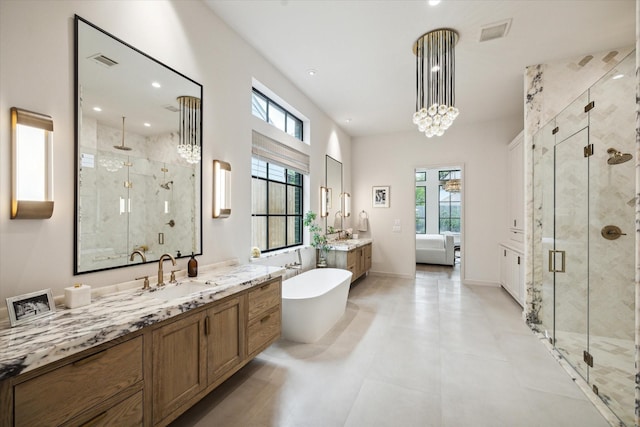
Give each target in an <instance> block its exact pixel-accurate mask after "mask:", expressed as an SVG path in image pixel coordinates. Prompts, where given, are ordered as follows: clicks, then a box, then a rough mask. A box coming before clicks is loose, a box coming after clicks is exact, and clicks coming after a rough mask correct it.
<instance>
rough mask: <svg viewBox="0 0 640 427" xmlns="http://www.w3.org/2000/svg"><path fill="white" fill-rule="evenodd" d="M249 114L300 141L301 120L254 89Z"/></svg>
mask: <svg viewBox="0 0 640 427" xmlns="http://www.w3.org/2000/svg"><path fill="white" fill-rule="evenodd" d="M251 112H252V113H253V115H254V116H256V117H258V118H260V119H262V120H264V121H265V122H267V123H269V124H271V125H273V126H275V127H277V128H278V129H280V130H281V131H284V132H286V133H288V134H289V135H291V136H293V137H294V138H297V139H299V140H300V141H302V120H300V119H299V118H297V117H296V116H294V115H293V114H291V113H290V112H289V111H287V110H285V109H284V108H282V107H281V106H280V105H278V104H277V103H275V102H274V101H273V100H272V99H271V98H269V97H267V96H266V95H264V94H263V93H262V92H260V91H259V90H257V89H255V88H254V89H253V91H252V93H251Z"/></svg>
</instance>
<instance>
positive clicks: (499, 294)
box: [172, 266, 609, 427]
mask: <svg viewBox="0 0 640 427" xmlns="http://www.w3.org/2000/svg"><path fill="white" fill-rule="evenodd" d="M214 425H215V426H243V427H249V426H256V427H258V426H259V427H263V426H291V427H293V426H295V427H307V426H308V427H315V426H317V427H331V426H357V427H360V426H367V427H369V426H394V427H395V426H403V427H406V426H451V427H461V426H474V427H478V426H492V427H496V426H509V427H512V426H517V427H521V426H522V427H526V426H544V427H552V426H581V427H590V426H608V425H609V423H608V422H607V421H606V420H605V419H604V418H603V417H602V416H601V415H600V413H599V412H598V411H597V410H596V408H595V407H594V406H593V405H592V404H591V402H589V401H588V400H587V398H586V397H585V396H584V394H583V393H582V392H581V391H580V389H579V388H578V387H577V386H576V384H574V383H573V381H572V380H571V378H570V377H569V376H568V375H567V374H566V372H565V371H564V370H563V369H562V367H561V366H560V365H559V364H558V363H557V362H556V361H555V360H554V359H553V357H552V356H551V355H550V354H549V353H548V351H547V350H546V349H545V347H544V346H543V345H542V344H541V343H539V342H538V340H537V338H536V337H535V336H534V335H533V334H532V333H531V332H530V330H529V328H527V326H526V325H525V324H524V323H523V321H522V320H521V309H520V307H519V306H518V305H517V304H516V303H515V302H514V301H513V300H512V299H511V298H510V297H509V296H508V295H507V293H506V292H505V291H503V290H502V289H500V288H488V287H469V286H464V285H461V284H460V281H459V275H458V271H457V268H454V269H452V268H447V267H431V266H419V271H418V273H417V275H416V279H415V280H406V279H397V278H389V277H379V276H373V275H370V276H369V277H366V278H364V279H361V280H360V281H358V282H357V283H356V284H355V285H354V286H353V288H352V289H351V292H350V296H349V302H348V305H347V312H346V313H345V315H344V316H343V318H342V319H341V320H340V321H339V323H338V324H337V325H336V327H335V328H333V329H332V330H331V331H330V332H329V333H328V334H327V335H326V336H324V337H323V338H322V339H321V340H320V341H319V342H317V343H315V344H296V343H293V342H288V341H285V340H280V341H278V342H277V343H275V344H274V345H272V346H271V347H270V348H269V349H267V350H266V351H265V352H263V353H262V354H261V355H260V356H259V357H258V358H257V359H255V360H254V361H253V362H251V363H249V364H248V365H247V366H245V367H244V368H243V369H242V370H241V371H239V372H238V373H236V374H235V375H234V376H233V377H232V378H230V379H229V380H228V381H227V382H225V383H224V384H223V385H221V386H220V387H219V388H218V389H216V390H214V391H213V392H212V393H211V394H209V395H208V396H207V397H205V398H204V399H203V400H202V401H201V402H200V403H198V404H197V405H196V406H194V407H193V408H191V409H190V410H189V411H187V412H186V413H185V414H184V415H183V416H182V417H180V418H178V419H177V420H176V421H175V422H174V423H173V424H172V426H214Z"/></svg>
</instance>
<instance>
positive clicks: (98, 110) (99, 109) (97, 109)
mask: <svg viewBox="0 0 640 427" xmlns="http://www.w3.org/2000/svg"><path fill="white" fill-rule="evenodd" d="M93 111H97V112H100V111H102V108H100V107H93Z"/></svg>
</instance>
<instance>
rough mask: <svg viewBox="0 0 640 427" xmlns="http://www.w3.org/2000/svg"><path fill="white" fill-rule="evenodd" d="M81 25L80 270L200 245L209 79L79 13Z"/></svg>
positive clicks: (78, 72)
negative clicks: (165, 61)
mask: <svg viewBox="0 0 640 427" xmlns="http://www.w3.org/2000/svg"><path fill="white" fill-rule="evenodd" d="M75 30H76V46H75V48H76V81H77V84H76V188H75V190H76V191H75V193H76V194H75V196H76V212H75V214H76V218H75V227H74V231H75V251H74V261H75V262H74V274H82V273H87V272H91V271H99V270H106V269H111V268H118V267H124V266H127V265H130V264H135V263H139V260H135V261H130V254H131V253H132V252H134V251H136V250H139V251H141V252H142V253H144V254H145V257H146V260H147V261H148V262H154V261H157V260H158V258H159V257H160V255H161V254H163V253H170V254H172V255H174V256H177V257H180V256H186V255H189V254H191V252H194V253H195V254H201V252H202V249H201V248H202V233H201V230H202V209H201V205H202V190H201V188H202V182H201V179H202V178H201V177H202V162H201V161H200V158H199V155H200V147H201V146H202V139H201V134H202V133H201V132H202V120H201V115H200V109H201V106H202V104H201V100H202V85H200V84H198V83H197V82H195V81H193V80H191V79H189V78H188V77H186V76H184V75H182V74H180V73H179V72H177V71H175V70H174V69H172V68H169V67H168V66H166V65H164V64H162V63H160V62H158V61H156V60H154V59H153V58H151V57H149V56H148V55H146V54H144V53H143V52H141V51H139V50H137V49H135V48H134V47H132V46H130V45H129V44H127V43H125V42H123V41H122V40H120V39H118V38H116V37H115V36H113V35H111V34H109V33H107V32H106V31H104V30H102V29H100V28H98V27H96V26H95V25H93V24H91V23H90V22H88V21H86V20H84V19H82V18H80V17H79V16H76V19H75ZM180 100H183V101H180ZM184 100H188V101H189V102H188V103H187V102H185V101H184ZM185 117H186V118H187V119H188V120H186V119H184V118H185ZM187 136H189V137H188V138H187ZM179 146H181V148H182V149H183V151H184V149H185V148H186V150H187V151H189V153H187V154H186V155H185V153H183V152H179V151H178V147H179Z"/></svg>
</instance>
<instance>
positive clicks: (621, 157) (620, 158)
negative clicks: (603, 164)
mask: <svg viewBox="0 0 640 427" xmlns="http://www.w3.org/2000/svg"><path fill="white" fill-rule="evenodd" d="M607 153H609V158H608V159H607V163H608V164H610V165H619V164H620V163H624V162H628V161H629V160H631V159H632V158H633V156H632V155H631V154H629V153H624V154H622V153H621V152H619V151H618V150H616V149H615V148H609V149H608V150H607Z"/></svg>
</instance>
